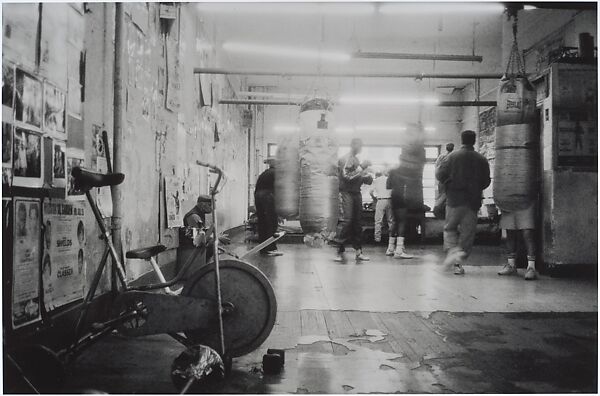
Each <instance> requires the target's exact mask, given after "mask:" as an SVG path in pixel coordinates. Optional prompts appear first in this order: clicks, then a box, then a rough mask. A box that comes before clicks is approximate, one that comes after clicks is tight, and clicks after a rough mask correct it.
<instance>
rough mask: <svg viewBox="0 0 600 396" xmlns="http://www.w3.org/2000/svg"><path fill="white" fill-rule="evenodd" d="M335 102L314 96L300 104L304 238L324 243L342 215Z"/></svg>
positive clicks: (301, 206) (301, 207)
mask: <svg viewBox="0 0 600 396" xmlns="http://www.w3.org/2000/svg"><path fill="white" fill-rule="evenodd" d="M331 110H332V106H331V103H330V102H329V101H327V100H325V99H311V100H309V101H307V102H305V103H304V104H303V105H302V106H301V108H300V117H299V118H300V143H299V158H300V194H299V195H300V207H299V215H300V225H301V226H302V231H303V232H304V235H305V237H304V242H305V243H306V244H307V245H309V246H312V247H320V246H322V245H323V243H324V242H325V240H327V239H330V238H331V235H332V234H333V233H334V232H335V224H336V223H337V215H338V190H339V186H338V176H337V152H338V145H337V140H336V137H335V134H334V132H333V115H332V113H331Z"/></svg>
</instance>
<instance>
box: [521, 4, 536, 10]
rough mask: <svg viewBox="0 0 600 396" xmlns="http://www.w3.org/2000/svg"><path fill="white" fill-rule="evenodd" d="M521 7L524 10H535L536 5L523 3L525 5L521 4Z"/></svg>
mask: <svg viewBox="0 0 600 396" xmlns="http://www.w3.org/2000/svg"><path fill="white" fill-rule="evenodd" d="M523 9H524V10H525V11H531V10H537V7H536V6H534V5H531V4H525V5H524V6H523Z"/></svg>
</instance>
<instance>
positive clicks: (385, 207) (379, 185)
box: [370, 168, 394, 254]
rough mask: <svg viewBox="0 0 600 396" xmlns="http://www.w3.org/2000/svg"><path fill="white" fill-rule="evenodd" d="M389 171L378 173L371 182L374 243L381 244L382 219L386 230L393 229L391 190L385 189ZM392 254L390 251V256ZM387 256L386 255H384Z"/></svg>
mask: <svg viewBox="0 0 600 396" xmlns="http://www.w3.org/2000/svg"><path fill="white" fill-rule="evenodd" d="M388 173H389V170H388V169H387V168H386V169H385V170H384V172H378V173H377V174H376V175H375V176H376V177H375V180H373V186H372V187H371V190H370V193H371V197H373V200H374V201H376V204H375V242H381V227H382V225H383V218H384V216H385V218H386V219H387V222H388V229H389V230H393V229H394V215H393V213H392V203H391V197H392V190H388V189H387V188H386V184H387V178H388ZM393 253H394V252H393V251H392V254H393ZM386 254H387V253H386Z"/></svg>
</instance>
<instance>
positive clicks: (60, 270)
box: [42, 200, 86, 311]
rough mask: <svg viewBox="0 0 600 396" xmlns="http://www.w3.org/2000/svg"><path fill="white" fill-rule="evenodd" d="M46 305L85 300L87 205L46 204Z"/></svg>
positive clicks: (62, 202)
mask: <svg viewBox="0 0 600 396" xmlns="http://www.w3.org/2000/svg"><path fill="white" fill-rule="evenodd" d="M43 209H44V259H43V260H42V284H43V287H44V306H45V307H46V310H48V311H49V310H52V309H54V308H57V307H60V306H62V305H65V304H68V303H70V302H72V301H75V300H78V299H80V298H83V295H84V290H85V279H86V278H85V271H86V265H85V255H84V249H85V241H86V230H85V226H84V223H83V219H84V213H85V204H84V203H83V202H70V201H65V200H51V201H46V202H44V207H43Z"/></svg>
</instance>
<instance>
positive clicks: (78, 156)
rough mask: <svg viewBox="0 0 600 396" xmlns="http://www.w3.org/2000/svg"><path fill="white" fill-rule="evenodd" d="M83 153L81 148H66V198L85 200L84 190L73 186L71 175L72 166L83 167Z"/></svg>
mask: <svg viewBox="0 0 600 396" xmlns="http://www.w3.org/2000/svg"><path fill="white" fill-rule="evenodd" d="M84 156H85V153H84V152H83V150H79V149H72V148H69V150H67V199H68V200H71V201H83V200H85V192H83V191H80V190H78V189H77V187H76V186H75V180H74V179H73V176H71V172H72V171H73V168H76V167H84V163H85V159H84Z"/></svg>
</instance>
